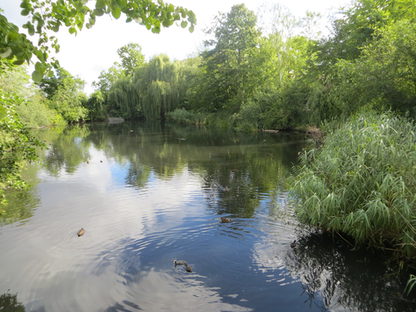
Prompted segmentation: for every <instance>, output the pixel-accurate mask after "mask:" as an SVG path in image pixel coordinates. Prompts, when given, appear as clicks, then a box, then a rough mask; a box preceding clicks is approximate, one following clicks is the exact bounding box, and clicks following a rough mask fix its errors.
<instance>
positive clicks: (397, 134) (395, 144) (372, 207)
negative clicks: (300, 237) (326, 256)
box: [293, 113, 416, 259]
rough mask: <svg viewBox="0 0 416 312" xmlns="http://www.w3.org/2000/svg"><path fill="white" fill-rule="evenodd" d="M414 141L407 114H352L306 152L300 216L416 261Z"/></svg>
mask: <svg viewBox="0 0 416 312" xmlns="http://www.w3.org/2000/svg"><path fill="white" fill-rule="evenodd" d="M415 143H416V136H415V125H414V124H413V123H412V122H410V121H408V120H406V119H404V118H399V117H395V116H393V115H390V114H383V115H377V114H375V113H366V114H364V115H360V116H356V117H354V118H352V119H351V120H350V121H348V122H347V123H345V124H344V125H342V126H341V127H339V128H338V129H337V130H334V131H333V132H332V133H331V134H329V135H328V136H327V137H326V138H325V142H324V145H323V146H322V147H321V148H314V149H311V150H309V151H305V152H304V153H303V155H302V157H301V158H302V160H301V165H300V167H299V171H298V173H297V175H296V177H295V181H294V188H293V191H294V194H295V197H296V198H297V199H298V200H299V201H300V202H299V205H298V206H297V210H296V213H297V216H298V218H299V219H300V221H301V222H303V223H306V224H309V225H311V226H314V227H317V228H320V229H322V230H325V231H332V232H338V233H345V234H347V235H348V236H350V237H352V238H353V239H354V240H355V242H356V244H364V245H369V246H372V247H378V248H389V249H393V250H394V251H397V252H399V253H400V254H402V255H404V256H406V257H410V258H413V259H415V258H416V208H415V199H416V144H415Z"/></svg>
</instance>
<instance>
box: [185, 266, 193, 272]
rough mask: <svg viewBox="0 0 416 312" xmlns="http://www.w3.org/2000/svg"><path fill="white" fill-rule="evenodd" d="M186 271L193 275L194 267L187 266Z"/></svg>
mask: <svg viewBox="0 0 416 312" xmlns="http://www.w3.org/2000/svg"><path fill="white" fill-rule="evenodd" d="M185 271H186V272H189V273H191V272H192V267H191V266H190V265H188V264H186V265H185Z"/></svg>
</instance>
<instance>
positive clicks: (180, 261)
mask: <svg viewBox="0 0 416 312" xmlns="http://www.w3.org/2000/svg"><path fill="white" fill-rule="evenodd" d="M173 264H174V265H175V267H176V266H178V265H183V266H184V268H185V271H186V272H192V267H191V266H190V265H189V264H188V263H187V262H186V261H185V260H173Z"/></svg>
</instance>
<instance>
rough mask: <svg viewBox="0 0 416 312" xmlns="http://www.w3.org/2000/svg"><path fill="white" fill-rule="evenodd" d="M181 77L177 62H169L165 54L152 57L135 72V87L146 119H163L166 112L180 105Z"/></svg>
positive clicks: (181, 96) (181, 98) (181, 93)
mask: <svg viewBox="0 0 416 312" xmlns="http://www.w3.org/2000/svg"><path fill="white" fill-rule="evenodd" d="M181 78H182V75H180V70H179V66H178V63H177V62H173V63H172V62H170V60H169V57H168V56H166V55H159V56H157V57H155V58H153V59H152V60H151V61H150V62H149V63H148V64H147V65H146V66H144V67H142V68H141V69H139V70H138V71H137V72H136V74H135V77H134V84H135V89H136V90H137V91H138V94H139V97H140V103H141V108H142V111H143V115H144V117H145V118H146V119H147V120H156V119H160V120H164V119H165V115H166V113H168V112H170V111H172V110H174V109H175V108H176V107H178V105H180V103H181V102H182V100H183V92H180V90H181V88H180V85H181V83H180V81H181V80H182V79H181Z"/></svg>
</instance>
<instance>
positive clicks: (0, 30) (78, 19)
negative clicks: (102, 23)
mask: <svg viewBox="0 0 416 312" xmlns="http://www.w3.org/2000/svg"><path fill="white" fill-rule="evenodd" d="M20 7H21V8H22V11H21V14H22V15H23V16H27V19H28V21H27V22H26V23H25V24H24V25H23V28H25V29H26V30H27V32H28V33H29V35H31V36H33V35H36V38H37V43H36V44H35V45H34V44H32V43H31V41H30V40H28V39H27V37H26V35H25V34H23V33H21V32H20V31H19V29H18V27H17V26H16V25H14V24H13V23H11V22H9V21H8V20H7V18H6V17H5V16H4V15H2V14H0V62H2V61H4V59H7V60H9V61H12V62H13V63H14V64H22V63H23V62H25V61H26V62H29V61H30V60H31V58H32V56H33V55H35V56H36V57H37V59H38V61H37V62H36V64H35V71H34V73H33V75H32V77H33V79H34V80H35V81H40V80H41V79H42V76H43V74H44V72H45V71H46V70H47V68H48V65H49V64H48V63H47V60H48V58H49V54H50V52H51V50H54V51H56V52H58V51H59V43H58V40H57V38H56V37H55V36H53V35H51V34H52V33H56V32H58V31H59V30H60V29H61V27H64V28H66V29H67V30H68V32H69V33H71V34H76V33H77V32H78V31H80V30H82V29H83V28H84V27H86V28H91V27H92V26H93V25H94V24H95V22H96V19H97V17H99V16H102V15H105V14H107V15H111V16H113V17H114V18H115V19H118V18H120V17H121V15H122V14H124V15H125V17H126V22H132V21H135V22H137V23H139V24H141V25H144V26H145V27H146V28H147V29H148V30H151V31H152V32H153V33H159V32H160V30H161V27H169V26H171V25H173V24H174V23H175V22H180V25H181V27H183V28H186V27H189V30H190V31H191V32H192V31H193V29H194V26H195V23H196V18H195V14H194V13H193V12H192V11H190V10H188V9H185V8H183V7H180V6H174V5H172V4H168V3H165V2H164V1H163V0H157V1H154V0H96V1H88V0H22V1H21V4H20ZM54 64H57V63H56V61H52V65H54Z"/></svg>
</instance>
